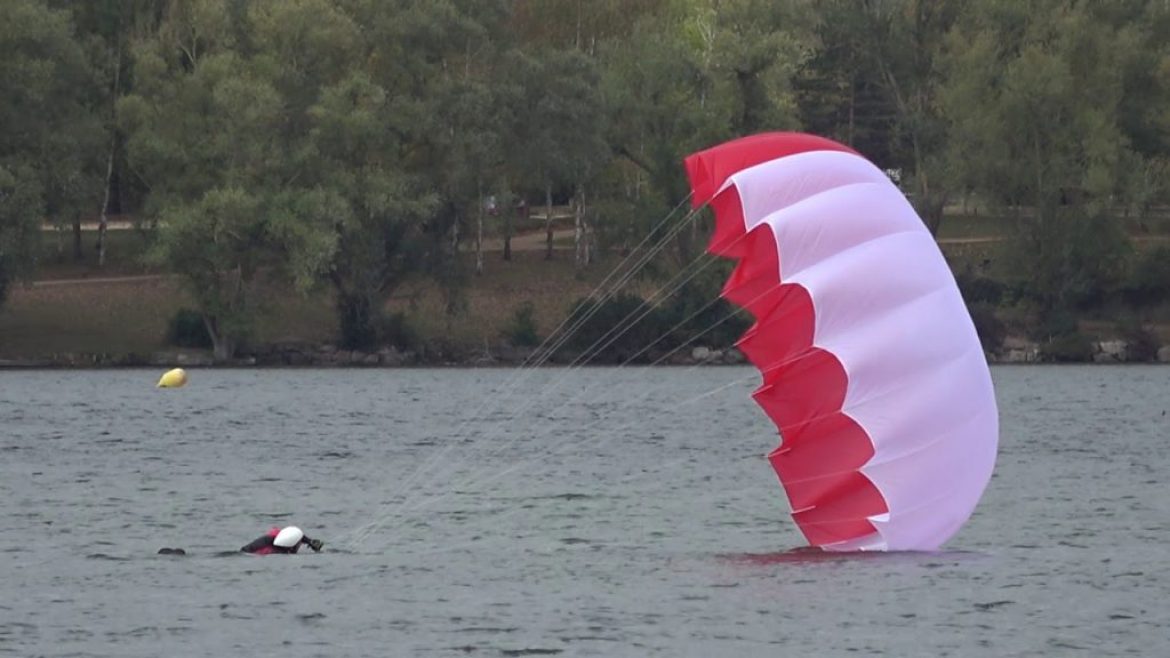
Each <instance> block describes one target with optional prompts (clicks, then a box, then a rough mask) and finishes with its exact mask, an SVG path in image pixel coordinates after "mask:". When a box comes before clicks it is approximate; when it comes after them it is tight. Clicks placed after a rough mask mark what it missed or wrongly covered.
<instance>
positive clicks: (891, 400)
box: [686, 133, 999, 551]
mask: <svg viewBox="0 0 1170 658" xmlns="http://www.w3.org/2000/svg"><path fill="white" fill-rule="evenodd" d="M686 170H687V175H688V177H689V179H690V183H691V189H692V192H693V198H692V202H693V204H694V205H695V207H700V206H702V205H704V204H710V206H711V208H712V209H713V211H714V213H715V221H716V224H715V233H714V236H713V238H712V240H711V244H710V246H709V247H708V250H709V251H711V252H713V253H715V254H719V255H722V256H726V257H730V258H734V259H737V260H738V264H737V266H736V268H735V270H734V272H733V273H732V275H731V277H730V278H729V279H728V281H727V284H726V285H725V286H724V289H723V296H724V297H726V298H727V299H728V300H730V301H731V302H733V303H735V304H738V305H739V306H742V307H744V308H746V309H747V310H748V311H749V312H750V313H751V314H752V315H753V316H754V317H755V319H756V322H755V324H754V325H753V326H752V327H751V328H750V329H749V330H748V331H747V333H746V334H744V336H743V338H741V339H740V341H739V348H740V349H741V350H742V351H743V352H744V354H745V355H746V356H747V358H748V359H749V360H750V361H751V362H752V363H753V364H755V365H756V366H757V367H758V368H759V369H760V371H761V374H762V375H763V384H762V385H761V386H760V388H759V389H758V390H757V391H756V392H755V393H754V395H753V397H754V398H755V400H756V402H758V403H759V405H760V406H761V407H762V408H763V409H764V412H765V413H767V415H768V416H769V417H770V418H771V419H772V420H773V421H774V422H775V423H776V426H777V427H778V428H779V430H780V434H781V437H782V442H781V445H780V446H779V447H778V448H776V450H774V451H773V452H772V453H771V454H770V455H769V456H768V459H769V461H770V462H771V463H772V466H773V467H774V468H775V469H776V473H777V474H778V475H779V476H780V481H781V483H782V484H783V485H784V491H785V492H786V493H787V495H788V500H789V502H790V504H791V506H792V516H793V518H794V519H795V521H796V524H797V525H798V526H799V527H800V530H801V532H803V533H804V536H805V537H806V538H807V539H808V541H809V542H810V543H811V544H812V545H814V546H819V547H821V548H824V549H826V550H835V551H847V550H934V549H937V548H938V547H940V546H941V545H942V544H943V543H944V542H946V541H947V540H948V539H949V538H950V537H951V536H952V535H954V534H955V532H957V531H958V529H959V527H960V526H961V525H962V524H963V523H964V522H965V521H966V520H967V518H968V517H969V516H970V515H971V512H972V510H974V508H975V505H976V504H977V503H978V501H979V498H980V496H981V495H982V493H983V490H984V488H985V487H986V485H987V482H988V480H989V479H990V477H991V471H992V469H993V467H994V465H995V456H996V446H997V443H998V432H999V430H998V413H997V411H996V405H995V394H994V391H993V389H992V384H991V375H990V372H989V370H988V367H987V363H986V360H985V358H984V355H983V350H982V348H981V346H980V343H979V338H978V336H977V335H976V333H975V328H974V325H973V324H972V322H971V317H970V315H969V314H968V313H967V309H966V306H965V305H964V303H963V300H962V298H961V296H960V295H959V290H958V287H957V286H956V284H955V279H954V277H953V275H952V274H951V271H950V269H949V268H948V266H947V264H946V262H945V260H944V259H943V256H942V253H941V252H940V251H939V248H938V246H937V245H936V243H935V241H934V239H933V237H932V236H931V234H930V232H929V231H927V229H926V227H925V226H924V225H923V223H922V221H921V220H920V219H919V218H918V216H917V215H916V214H915V212H914V209H913V208H912V207H911V206H910V204H909V203H908V202H907V201H906V198H905V197H904V196H903V195H902V193H901V192H900V191H899V190H898V188H897V187H895V186H894V184H893V183H892V182H891V181H890V180H889V178H888V177H887V176H886V175H885V174H884V173H883V172H882V171H881V170H880V169H878V168H877V167H876V166H874V165H873V164H872V163H870V162H869V161H868V160H866V159H865V158H863V157H861V156H860V155H858V154H857V153H855V152H854V151H852V150H851V149H849V148H847V147H845V146H843V145H841V144H838V143H836V142H833V141H831V140H828V139H824V138H821V137H816V136H813V135H805V134H798V133H770V134H763V135H756V136H753V137H746V138H743V139H738V140H735V141H731V142H727V143H725V144H721V145H719V146H716V147H714V148H711V149H708V150H705V151H701V152H699V153H695V154H693V155H691V156H690V157H688V158H687V159H686Z"/></svg>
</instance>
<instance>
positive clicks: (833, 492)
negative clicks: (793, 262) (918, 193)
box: [686, 133, 888, 546]
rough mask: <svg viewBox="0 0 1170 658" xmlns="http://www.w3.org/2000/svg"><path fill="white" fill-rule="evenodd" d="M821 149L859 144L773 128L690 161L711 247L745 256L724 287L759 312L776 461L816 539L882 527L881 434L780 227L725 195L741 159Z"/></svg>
mask: <svg viewBox="0 0 1170 658" xmlns="http://www.w3.org/2000/svg"><path fill="white" fill-rule="evenodd" d="M814 150H836V151H845V152H849V153H852V152H853V151H852V150H851V149H849V148H848V147H845V146H842V145H841V144H837V143H836V142H833V141H831V140H827V139H824V138H822V137H816V136H813V135H804V134H798V133H769V134H764V135H756V136H753V137H745V138H743V139H738V140H735V141H732V142H728V143H726V144H722V145H720V146H716V147H714V148H711V149H708V150H706V151H701V152H699V153H696V154H694V155H691V156H690V157H688V158H687V159H686V169H687V176H688V178H689V179H690V182H691V190H692V193H693V198H692V201H693V203H694V205H695V207H699V206H701V205H703V204H705V203H708V202H710V204H711V208H712V210H713V211H714V213H715V231H714V234H713V236H712V238H711V243H710V245H709V246H708V251H710V252H711V253H714V254H718V255H721V256H726V257H729V258H734V259H737V260H738V261H739V262H738V263H737V265H736V267H735V270H734V271H733V272H732V274H731V276H730V277H729V278H728V280H727V283H726V284H725V285H724V288H723V293H722V294H723V296H724V297H725V298H726V299H727V300H728V301H730V302H732V303H734V304H737V305H739V306H741V307H743V308H745V309H747V310H748V311H749V312H750V313H751V314H752V315H753V316H754V317H755V318H756V323H755V324H754V325H752V327H751V328H750V329H748V331H747V332H746V333H745V334H744V335H743V337H742V338H741V339H740V340H739V342H738V346H739V348H740V350H741V351H743V353H744V355H745V356H746V357H747V358H748V359H749V360H750V361H751V362H752V363H753V364H755V366H756V367H757V368H759V369H760V371H761V372H762V373H763V375H764V383H763V385H762V386H761V387H760V388H759V389H758V390H757V391H756V392H755V393H754V394H753V396H752V397H753V398H755V400H756V402H757V403H759V405H760V406H761V407H762V408H763V410H764V412H765V413H766V414H767V415H768V417H769V418H771V419H772V421H773V422H774V423H775V424H776V426H777V428H779V429H780V432H781V434H782V435H783V443H782V445H781V446H780V447H779V448H777V449H776V450H774V451H773V452H772V453H771V454H770V455H769V456H768V461H769V462H770V463H771V464H772V467H773V468H774V469H775V470H776V474H777V475H778V476H779V478H780V481H781V483H782V484H783V485H784V490H785V493H786V494H787V496H788V499H789V502H790V503H791V504H792V508H793V514H792V516H793V519H794V520H795V521H796V523H797V526H798V527H799V528H800V530H801V532H802V533H804V536H805V537H806V538H807V539H808V541H809V543H810V544H812V545H814V546H823V545H825V544H831V543H836V542H841V541H846V540H851V539H858V538H860V537H864V536H866V535H869V534H872V533H873V532H874V531H875V530H874V527H873V524H871V523H870V522H869V520H868V518H867V517H869V516H873V515H876V514H882V513H885V512H886V511H888V509H887V506H886V503H885V500H884V499H883V498H882V496H881V493H880V492H879V491H878V490H877V488H876V487H874V485H873V483H872V482H870V481H869V479H868V478H866V477H865V476H864V475H863V474H862V473H861V472H860V469H861V467H862V466H864V464H865V463H866V462H867V461H869V459H870V458H872V457H873V442H872V441H871V440H870V438H869V436H867V435H866V433H865V431H864V430H863V429H862V428H861V427H860V426H859V425H857V423H856V422H854V421H853V419H851V418H849V417H848V416H846V415H845V414H844V413H843V412H842V411H841V406H842V404H843V403H844V401H845V392H846V388H847V386H848V376H847V375H846V373H845V369H844V367H843V366H842V365H841V362H840V361H839V360H838V359H837V357H836V356H834V355H833V354H830V353H828V352H826V351H824V350H822V349H819V348H816V347H813V345H812V340H813V333H814V329H815V327H816V308H815V306H814V304H813V300H812V298H811V297H810V296H809V294H808V291H807V290H805V289H804V288H803V287H801V286H799V285H795V284H785V283H784V282H783V281H781V280H780V262H779V253H778V251H777V247H776V240H775V236H774V234H773V233H772V230H771V227H769V226H767V225H761V226H758V227H757V228H756V229H754V230H752V232H751V233H746V231H745V223H744V217H743V206H742V203H741V201H740V198H739V192H738V190H737V189H736V188H734V187H729V188H727V189H726V190H723V191H722V192H719V194H718V195H717V196H716V192H718V191H719V188H720V187H722V185H723V184H724V182H725V181H726V180H727V179H728V178H729V177H730V176H732V175H733V174H734V173H735V172H737V171H740V170H741V169H744V168H746V167H751V166H754V165H757V164H760V163H763V162H767V161H769V160H774V159H777V158H781V157H784V156H787V155H792V154H796V153H803V152H807V151H814Z"/></svg>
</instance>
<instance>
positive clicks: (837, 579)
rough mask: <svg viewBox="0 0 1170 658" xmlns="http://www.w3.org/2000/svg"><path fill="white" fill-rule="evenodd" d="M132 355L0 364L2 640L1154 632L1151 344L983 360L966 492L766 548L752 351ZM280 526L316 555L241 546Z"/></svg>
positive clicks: (1152, 642)
mask: <svg viewBox="0 0 1170 658" xmlns="http://www.w3.org/2000/svg"><path fill="white" fill-rule="evenodd" d="M158 375H159V373H158V372H153V371H144V370H121V371H80V372H78V371H49V372H2V373H0V499H2V500H3V502H2V503H0V527H2V528H3V532H0V556H2V557H3V558H4V566H3V570H2V571H0V655H14V656H32V655H45V656H158V655H168V656H207V655H248V656H267V655H272V656H276V655H279V656H524V655H563V656H715V655H719V656H781V655H818V656H838V655H866V656H870V655H886V656H969V655H995V656H1026V655H1038V654H1045V655H1073V654H1083V655H1093V656H1098V655H1141V656H1145V655H1161V654H1162V653H1164V652H1165V651H1166V650H1167V647H1168V646H1170V641H1168V640H1167V638H1170V606H1168V605H1167V604H1166V601H1167V600H1168V599H1170V581H1168V579H1167V575H1166V573H1167V570H1168V569H1170V549H1167V545H1168V544H1170V495H1168V494H1167V491H1168V489H1167V484H1166V483H1167V481H1168V480H1170V477H1168V476H1170V456H1168V455H1170V451H1168V450H1167V446H1166V442H1167V439H1168V438H1170V421H1168V419H1167V416H1166V411H1167V410H1168V409H1170V368H1155V367H1067V368H1066V367H1044V368H1039V367H1030V368H1029V367H997V368H995V369H994V370H993V375H994V377H995V381H996V386H997V395H998V399H999V404H1000V412H1001V422H1002V440H1001V453H1000V458H999V462H998V465H997V469H996V473H995V476H994V478H993V480H992V483H991V486H990V487H989V489H988V491H987V494H986V495H985V497H984V499H983V502H982V504H981V506H980V507H979V509H978V510H977V511H976V514H975V516H974V517H973V518H972V519H971V521H970V522H969V523H968V524H967V526H966V527H965V528H964V529H963V530H962V532H961V533H960V534H959V535H958V536H957V537H955V539H953V540H952V541H951V542H950V544H949V545H948V547H947V550H946V551H944V552H941V553H937V554H894V555H877V556H866V557H862V558H842V557H824V556H809V555H801V554H786V553H785V551H786V550H788V549H791V548H793V547H797V546H799V545H800V544H801V543H802V542H801V539H800V536H799V534H798V532H797V531H796V529H795V526H794V525H793V524H792V523H791V521H790V520H789V519H788V517H787V514H786V505H785V502H784V499H783V496H782V494H781V492H780V490H779V488H778V485H777V483H776V479H775V475H774V474H773V472H772V470H771V468H770V467H769V466H768V464H767V462H766V460H765V459H764V458H763V455H764V454H765V453H766V452H767V451H768V450H769V449H771V448H772V447H773V444H774V443H775V438H774V436H773V435H772V433H771V431H770V427H769V424H768V421H767V420H766V419H765V418H764V417H763V416H762V414H761V413H760V412H759V411H758V409H756V408H755V406H754V404H753V403H752V402H751V401H750V399H749V398H748V394H749V393H750V391H751V389H752V387H753V386H754V384H755V382H756V379H757V378H756V375H755V374H754V373H753V371H752V370H750V369H748V368H658V369H631V368H626V369H590V370H586V371H577V372H566V371H564V370H551V369H550V370H542V371H539V372H528V373H518V372H517V371H513V370H267V371H244V370H241V371H230V370H225V371H219V370H216V371H205V370H197V371H194V372H192V373H191V383H190V384H189V385H188V386H187V387H186V388H185V389H182V390H170V391H164V390H157V389H154V388H153V384H154V381H155V380H156V379H157V377H158ZM289 523H296V524H298V525H300V526H302V527H303V528H304V529H305V530H306V531H307V532H308V533H309V534H310V535H311V536H314V537H318V536H319V537H321V538H323V539H325V541H326V542H327V548H326V551H325V552H322V553H321V554H312V553H308V554H302V555H297V556H293V557H284V556H278V557H269V558H257V557H251V556H245V555H240V554H237V553H235V550H236V549H238V548H239V547H240V546H242V545H243V544H245V543H247V542H248V541H249V540H251V539H252V538H253V537H254V536H256V535H257V534H259V533H260V532H262V531H264V530H266V529H267V528H268V527H270V526H272V525H284V524H289ZM163 546H181V547H183V548H185V549H186V550H187V551H188V553H189V555H187V556H186V557H172V556H161V555H156V554H155V553H156V551H157V550H158V549H159V548H160V547H163Z"/></svg>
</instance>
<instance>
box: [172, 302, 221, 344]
mask: <svg viewBox="0 0 1170 658" xmlns="http://www.w3.org/2000/svg"><path fill="white" fill-rule="evenodd" d="M167 344H168V345H173V346H175V347H195V348H210V347H211V346H212V342H211V334H209V333H208V332H207V324H205V323H204V322H203V314H202V313H200V312H198V311H193V310H191V309H189V308H181V309H179V310H178V311H176V312H175V314H174V315H173V316H172V317H171V320H170V322H169V323H168V324H167Z"/></svg>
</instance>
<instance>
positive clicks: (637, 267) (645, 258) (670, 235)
mask: <svg viewBox="0 0 1170 658" xmlns="http://www.w3.org/2000/svg"><path fill="white" fill-rule="evenodd" d="M688 198H689V197H688ZM685 201H686V200H684V201H683V203H685ZM681 207H682V204H681V203H680V204H679V206H676V208H675V210H676V211H677V209H678V208H681ZM700 211H701V208H699V209H694V210H692V211H691V212H689V213H688V214H687V215H686V217H684V218H683V220H682V221H680V222H678V223H677V224H676V225H675V226H673V227H671V229H670V230H669V231H668V232H667V233H666V234H665V235H664V236H662V237H661V238H660V239H659V240H658V241H657V242H656V243H655V245H654V246H653V247H651V248H650V249H649V250H648V251H647V252H646V253H645V254H643V255H641V256H640V257H639V258H638V260H637V262H636V263H634V265H632V266H631V267H630V268H629V269H628V271H627V272H625V273H624V274H623V275H621V276H620V277H618V279H617V281H616V282H615V283H614V284H613V286H612V287H611V288H610V289H609V290H608V291H606V292H605V293H603V294H602V295H600V296H597V290H600V288H601V286H598V288H597V289H596V290H594V292H593V293H591V294H590V296H591V297H597V300H596V301H595V302H594V304H593V305H592V307H591V308H589V310H588V311H587V312H586V313H584V314H582V315H581V316H580V317H579V318H578V319H577V321H576V322H575V323H573V324H572V325H571V326H570V328H569V329H568V330H566V331H565V332H563V333H562V334H561V336H560V337H559V338H558V339H557V340H556V341H554V343H553V345H551V346H549V347H548V348H547V349H545V351H544V352H543V353H542V354H541V355H540V357H539V358H538V359H536V361H535V362H534V363H533V364H531V365H530V366H529V367H527V368H524V366H521V368H522V369H523V370H525V372H523V376H521V375H520V374H518V375H516V376H513V381H510V382H509V383H508V384H507V385H505V389H511V390H510V391H508V393H507V394H508V395H509V396H513V395H514V393H515V391H516V390H517V389H518V388H519V384H521V383H522V382H523V381H524V379H525V378H526V376H527V375H528V374H530V372H531V371H532V370H534V369H535V368H537V367H539V366H540V365H542V364H544V363H545V362H546V361H547V360H548V359H549V358H551V356H552V355H553V354H555V353H556V352H557V350H559V349H560V348H561V347H562V346H563V345H564V344H565V342H567V341H568V340H569V339H570V338H571V337H572V336H573V334H574V333H575V332H576V331H578V330H579V329H580V327H581V326H583V325H584V323H585V322H587V321H588V320H589V319H590V318H592V317H593V315H594V314H596V313H597V312H598V310H599V309H600V308H601V306H602V304H604V303H605V302H606V301H607V300H609V299H610V298H612V297H613V296H614V295H615V294H616V293H617V291H618V290H620V289H621V287H622V286H624V285H625V284H626V283H627V282H628V281H629V280H630V279H632V278H633V277H634V276H635V275H636V274H637V273H638V272H639V271H641V269H642V268H644V267H645V265H646V264H647V263H649V262H650V261H651V260H652V259H653V258H654V257H655V256H656V255H658V254H659V253H660V252H661V251H662V250H663V249H664V248H665V247H666V245H668V244H669V243H670V241H671V240H673V239H674V237H675V236H677V235H678V233H679V232H681V231H682V230H684V229H685V228H687V227H688V226H689V224H690V222H691V221H693V220H694V218H695V217H697V216H698V214H699V212H700ZM673 212H674V211H672V213H673ZM663 224H664V222H659V224H658V225H657V226H656V227H655V229H654V230H652V232H651V233H654V232H657V229H659V228H661V226H662V225H663ZM645 242H646V239H643V241H642V243H639V245H638V248H640V247H641V246H642V245H643V244H645ZM630 255H631V256H632V255H633V253H632V252H631V254H630ZM700 258H702V257H701V256H700V257H698V258H696V261H697V260H699V259H700ZM626 260H629V257H627V259H626ZM624 262H625V261H623V264H624ZM693 264H694V261H692V263H691V264H690V265H693ZM708 264H709V263H708ZM690 265H688V267H689V266H690ZM704 267H705V265H704ZM619 268H620V265H619ZM701 269H702V268H700V271H701ZM616 271H617V270H616V269H615V270H614V271H611V273H610V274H611V275H612V274H613V272H616ZM684 272H685V270H684ZM694 274H697V272H695V273H692V274H691V276H692V277H693V276H694ZM677 276H678V275H676V278H677ZM609 278H611V277H609V276H607V277H606V280H607V281H608V279H609ZM689 278H690V277H687V280H689ZM603 283H604V282H603ZM684 283H685V281H684ZM667 285H669V284H667ZM668 294H673V291H672V292H671V293H668ZM639 308H641V306H639ZM637 310H638V309H635V310H634V311H632V312H631V314H630V315H633V313H636V312H637ZM648 312H649V311H647V313H648ZM630 315H627V316H626V318H624V319H623V321H624V320H626V319H628V318H629V317H630ZM568 319H569V318H566V321H563V322H562V323H561V325H559V326H558V327H557V330H559V329H560V328H561V327H563V326H564V325H565V323H566V322H567V321H568ZM639 319H640V318H639ZM635 322H636V321H635ZM630 326H631V327H632V325H630ZM627 329H628V327H627ZM622 333H624V331H623V332H622ZM607 335H608V334H607ZM619 337H620V334H619ZM550 338H551V334H550ZM616 338H617V337H615V338H614V340H616ZM547 342H548V339H546V340H545V343H547ZM611 342H612V341H611ZM543 344H544V343H542V345H543ZM596 345H597V343H594V345H592V346H590V348H589V349H592V348H593V347H596ZM586 353H588V350H587V351H586ZM593 356H596V354H594V355H591V356H590V357H589V358H592V357H593ZM580 361H581V359H580V357H578V358H577V359H575V360H574V361H573V362H572V363H570V364H569V366H568V368H567V369H566V372H565V374H564V375H563V376H562V377H561V378H560V380H559V381H557V382H555V383H554V385H553V386H551V387H549V388H547V389H545V390H544V391H542V395H545V394H547V393H548V392H550V391H551V390H554V389H555V388H556V387H557V386H559V384H560V383H561V382H563V381H564V380H565V379H566V378H567V377H568V376H569V375H571V374H572V371H573V370H575V369H578V368H579V367H580V365H584V364H580V365H579V363H580ZM492 397H497V396H492ZM509 399H511V397H509ZM535 403H536V399H534V398H531V397H530V398H529V399H528V401H527V403H526V404H525V405H523V406H522V407H521V408H520V409H518V410H517V411H516V412H515V415H520V414H521V413H523V412H525V411H527V410H528V409H529V408H531V407H532V406H533V405H534V404H535ZM485 405H486V403H485ZM485 405H481V407H480V409H479V410H478V411H477V412H476V414H474V415H473V417H472V419H470V420H466V421H464V422H463V423H461V424H460V426H459V428H458V430H457V432H456V434H455V436H461V435H462V431H463V429H464V428H465V427H466V426H468V425H470V423H471V422H472V420H475V419H477V417H478V416H479V415H480V414H481V413H482V411H483V409H484V407H485ZM562 406H563V405H562ZM558 408H559V407H558ZM497 435H498V431H497V432H493V433H491V434H489V435H488V436H487V437H480V438H479V439H478V440H477V441H478V442H482V441H483V440H484V439H485V438H495V437H496V436H497ZM514 442H515V439H513V440H512V441H509V442H508V443H506V444H505V445H504V446H500V447H497V448H496V449H495V450H492V451H490V452H489V453H488V454H487V455H486V456H485V458H488V457H491V456H494V455H495V454H498V453H499V452H500V451H501V450H504V449H506V448H507V447H509V446H511V445H512V444H513V443H514ZM454 447H455V445H454V443H453V442H451V443H448V445H447V446H445V447H444V448H442V449H441V450H438V451H436V452H435V453H433V454H432V455H431V457H430V458H428V459H427V460H426V462H424V464H423V465H421V466H420V467H419V468H418V469H416V471H415V472H414V473H413V474H412V475H411V476H409V477H408V478H407V479H406V480H405V481H404V482H403V483H402V484H401V485H400V486H399V488H398V492H397V493H395V494H394V496H393V497H397V496H398V495H400V493H401V491H404V490H406V488H407V487H409V486H411V485H412V484H413V483H414V482H415V481H416V480H417V478H418V477H419V476H421V475H422V474H423V473H424V472H430V471H432V470H433V468H434V466H435V464H437V463H439V460H440V459H442V457H444V456H445V455H446V454H447V453H449V452H450V451H451V450H452V449H453V448H454ZM471 456H472V452H471V451H469V452H468V454H467V455H466V456H465V457H464V458H463V459H461V460H458V461H456V462H455V463H454V465H453V466H452V467H451V469H449V471H450V472H452V473H453V472H455V471H457V470H458V469H459V468H460V467H462V466H463V464H464V463H465V462H466V461H467V460H468V459H469V458H470V457H471ZM418 495H419V493H418V492H417V491H416V492H414V493H413V494H411V495H408V496H407V497H406V498H405V499H404V500H402V502H401V503H399V508H406V507H407V506H408V505H409V503H411V502H413V499H414V498H417V496H418ZM388 505H389V503H387V506H388ZM391 515H393V512H390V513H384V514H382V515H380V516H381V517H383V518H379V519H378V520H376V521H374V522H372V523H370V524H367V526H363V527H361V528H359V529H358V530H356V531H355V532H362V531H364V534H367V535H368V534H370V533H372V532H374V531H376V530H377V529H378V527H379V526H380V525H382V524H384V522H385V518H384V517H388V516H391Z"/></svg>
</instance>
